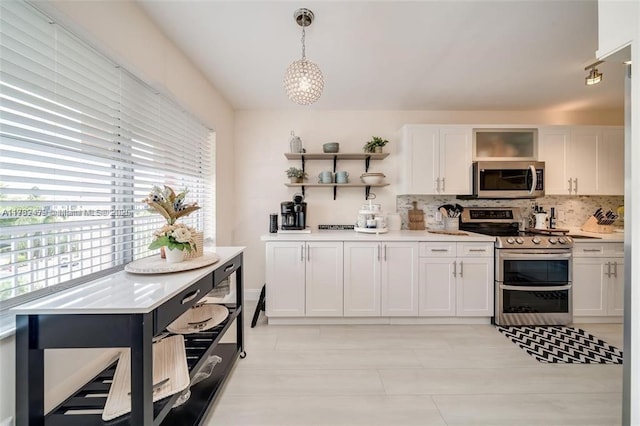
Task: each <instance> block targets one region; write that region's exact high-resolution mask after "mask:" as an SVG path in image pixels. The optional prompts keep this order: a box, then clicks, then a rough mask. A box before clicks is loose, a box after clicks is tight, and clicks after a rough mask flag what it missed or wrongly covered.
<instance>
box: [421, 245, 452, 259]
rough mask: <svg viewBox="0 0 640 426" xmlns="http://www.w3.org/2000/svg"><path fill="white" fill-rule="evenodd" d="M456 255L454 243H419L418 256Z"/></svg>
mask: <svg viewBox="0 0 640 426" xmlns="http://www.w3.org/2000/svg"><path fill="white" fill-rule="evenodd" d="M455 255H456V243H420V257H451V256H455Z"/></svg>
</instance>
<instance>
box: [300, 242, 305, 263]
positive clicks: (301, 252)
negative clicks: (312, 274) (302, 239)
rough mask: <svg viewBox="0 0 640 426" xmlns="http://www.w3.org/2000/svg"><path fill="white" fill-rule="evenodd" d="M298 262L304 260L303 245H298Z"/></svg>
mask: <svg viewBox="0 0 640 426" xmlns="http://www.w3.org/2000/svg"><path fill="white" fill-rule="evenodd" d="M300 262H304V245H301V246H300Z"/></svg>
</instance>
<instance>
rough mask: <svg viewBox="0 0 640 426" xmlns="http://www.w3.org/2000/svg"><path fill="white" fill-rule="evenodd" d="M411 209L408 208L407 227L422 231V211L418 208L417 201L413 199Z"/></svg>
mask: <svg viewBox="0 0 640 426" xmlns="http://www.w3.org/2000/svg"><path fill="white" fill-rule="evenodd" d="M412 204H413V209H411V210H409V229H410V230H411V231H424V212H423V211H422V210H420V209H418V202H417V201H413V203H412Z"/></svg>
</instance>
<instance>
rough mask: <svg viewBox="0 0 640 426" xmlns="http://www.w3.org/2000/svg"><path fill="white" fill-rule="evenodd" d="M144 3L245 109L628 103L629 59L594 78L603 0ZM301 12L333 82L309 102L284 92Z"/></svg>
mask: <svg viewBox="0 0 640 426" xmlns="http://www.w3.org/2000/svg"><path fill="white" fill-rule="evenodd" d="M138 1H139V3H140V4H141V6H142V7H143V9H144V10H146V11H147V13H148V14H149V15H150V16H151V17H152V19H153V20H154V21H156V22H157V23H158V25H159V26H160V27H161V28H162V29H163V31H164V32H165V33H166V34H167V35H168V36H169V37H170V38H171V39H173V40H174V41H175V43H176V44H177V45H178V46H179V47H180V48H181V49H182V50H183V51H184V52H185V53H186V54H187V55H188V56H189V57H190V58H191V59H192V60H193V62H194V63H195V64H197V65H198V66H199V67H200V68H201V69H202V70H203V72H204V73H205V74H206V75H207V76H208V77H209V79H210V80H211V82H212V83H213V84H214V85H215V86H216V87H217V88H218V89H219V90H220V91H221V92H222V93H223V95H224V96H225V97H226V98H227V99H228V100H229V101H230V102H231V104H232V105H233V107H234V108H236V109H287V108H291V109H294V108H312V109H348V110H351V109H365V110H370V109H384V110H537V109H558V110H598V109H609V108H623V89H624V87H623V86H624V83H623V74H624V65H623V64H621V63H617V62H616V63H614V62H606V63H604V64H602V65H600V66H598V69H599V70H600V71H601V72H603V73H604V77H603V81H602V82H601V83H600V84H598V85H595V86H590V87H588V86H585V84H584V77H585V76H586V74H587V72H586V71H584V67H585V66H587V65H589V64H591V63H593V62H595V51H596V50H597V48H598V42H597V2H596V0H590V1H583V0H565V1H549V0H535V1H519V0H511V1H484V0H476V1H472V0H468V1H446V0H440V1H408V2H404V1H328V0H325V1H307V2H299V1H267V0H264V1H252V2H249V1H237V0H236V1H212V0H208V1H207V0H199V1H196V0H172V1H160V0H138ZM300 7H306V8H309V9H311V10H312V11H313V12H314V14H315V21H314V23H313V24H312V25H311V27H309V28H308V29H307V37H306V47H307V49H306V53H307V59H309V60H311V61H313V62H315V63H317V64H318V65H319V66H320V69H321V70H322V72H323V74H324V78H325V89H324V93H323V94H322V96H321V98H320V100H319V101H318V102H317V103H315V104H314V105H312V106H308V107H301V106H297V105H295V104H293V103H292V102H290V101H289V100H288V99H287V97H286V94H285V93H284V90H283V88H282V78H283V76H284V71H285V69H286V68H287V66H288V65H289V64H290V63H291V62H293V61H294V60H297V59H299V58H300V56H301V42H300V38H301V28H300V27H299V26H298V25H297V24H296V23H295V21H294V19H293V13H294V11H295V10H296V9H298V8H300Z"/></svg>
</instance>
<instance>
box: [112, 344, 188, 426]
mask: <svg viewBox="0 0 640 426" xmlns="http://www.w3.org/2000/svg"><path fill="white" fill-rule="evenodd" d="M167 378H168V379H169V380H168V381H167V382H166V383H164V384H162V385H161V386H158V387H157V389H155V391H154V392H153V401H154V402H155V401H159V400H161V399H163V398H166V397H168V396H170V395H173V394H174V393H178V392H182V391H183V390H185V389H186V388H188V387H189V368H188V366H187V358H186V352H185V345H184V336H182V335H176V336H170V337H166V338H164V339H162V340H161V341H159V342H157V343H154V344H153V383H159V382H161V381H162V380H166V379H167ZM130 391H131V350H130V349H124V350H122V352H121V354H120V359H119V360H118V366H117V367H116V374H115V376H113V383H111V387H110V388H109V396H107V403H106V405H105V406H104V411H103V412H102V420H104V421H109V420H112V419H115V418H116V417H120V416H122V415H124V414H127V413H129V412H131V395H130V393H129V392H130Z"/></svg>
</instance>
